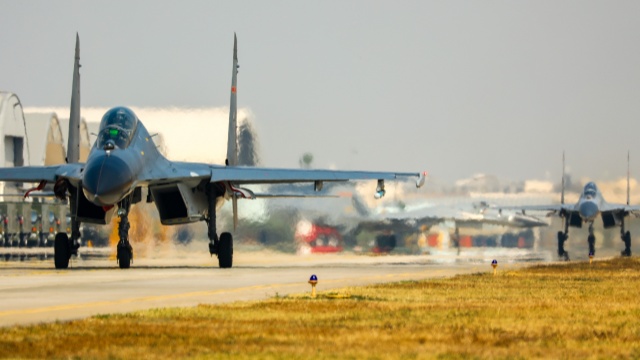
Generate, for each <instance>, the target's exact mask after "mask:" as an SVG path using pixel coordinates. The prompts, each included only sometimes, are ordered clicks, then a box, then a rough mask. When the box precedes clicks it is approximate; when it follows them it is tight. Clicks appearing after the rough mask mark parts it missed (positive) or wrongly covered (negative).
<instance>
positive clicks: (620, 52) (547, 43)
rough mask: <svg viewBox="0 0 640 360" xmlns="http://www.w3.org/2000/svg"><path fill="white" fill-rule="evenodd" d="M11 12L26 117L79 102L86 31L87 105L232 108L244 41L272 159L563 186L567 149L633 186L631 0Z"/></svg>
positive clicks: (637, 129) (4, 50)
mask: <svg viewBox="0 0 640 360" xmlns="http://www.w3.org/2000/svg"><path fill="white" fill-rule="evenodd" d="M0 7H1V9H2V11H0V24H2V31H1V32H0V49H1V50H0V90H4V91H11V92H15V93H17V94H18V96H19V97H20V99H21V101H22V103H23V104H24V106H68V104H69V96H70V93H71V90H70V88H71V73H72V65H73V47H74V41H75V33H76V31H77V32H79V33H80V41H81V63H82V65H83V67H82V69H81V74H82V104H83V106H107V107H110V106H115V105H130V106H153V107H167V106H177V107H218V106H227V105H228V102H229V87H230V76H231V60H232V58H231V55H232V47H233V33H234V32H237V34H238V42H239V50H238V53H239V59H240V65H241V67H240V73H239V78H238V83H239V86H238V88H239V90H238V100H239V105H240V106H243V107H247V108H249V109H250V110H251V112H252V113H253V114H254V115H255V124H256V127H257V130H258V132H259V136H260V141H261V147H262V152H263V159H264V163H265V165H268V166H278V167H297V166H298V158H299V157H300V156H301V155H302V153H304V152H306V151H310V152H312V153H313V154H314V155H315V157H316V165H317V166H318V167H329V166H335V167H336V168H339V169H362V170H400V171H418V170H423V169H425V170H428V171H429V172H430V173H431V174H432V176H433V177H436V178H439V179H443V180H447V181H449V180H454V179H458V178H462V177H468V176H470V175H472V174H474V173H478V172H486V173H490V174H495V175H498V176H500V177H502V178H507V179H514V180H515V179H524V178H538V179H547V178H548V179H551V180H557V179H559V178H560V170H561V154H562V151H563V150H565V151H566V153H567V164H568V166H569V167H570V169H571V171H572V173H573V174H574V175H575V176H579V177H582V176H586V177H590V178H592V179H595V180H598V179H611V178H616V177H619V176H624V174H625V173H626V152H627V150H630V151H631V164H632V170H631V171H632V173H635V174H636V175H640V144H639V141H638V139H640V21H638V19H640V2H638V1H556V0H553V1H538V0H536V1H424V0H421V1H371V0H366V1H315V2H311V1H226V2H214V1H199V2H195V1H111V0H110V1H77V2H76V1H6V0H0ZM61 116H66V114H62V115H61ZM142 120H143V121H144V119H142ZM175 121H176V122H180V121H182V122H184V126H190V124H189V123H188V122H185V121H184V120H181V119H179V118H177V119H175ZM191 126H193V131H198V128H197V126H196V124H191ZM220 131H222V132H226V129H220ZM166 136H170V134H166ZM185 146H189V144H185ZM202 151H206V149H203V150H202Z"/></svg>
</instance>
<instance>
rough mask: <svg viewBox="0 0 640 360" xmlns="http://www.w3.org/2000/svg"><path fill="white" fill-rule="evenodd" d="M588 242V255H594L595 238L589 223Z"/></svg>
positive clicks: (591, 225) (591, 224)
mask: <svg viewBox="0 0 640 360" xmlns="http://www.w3.org/2000/svg"><path fill="white" fill-rule="evenodd" d="M587 241H588V242H589V255H594V256H595V254H596V236H595V235H593V223H589V236H588V237H587Z"/></svg>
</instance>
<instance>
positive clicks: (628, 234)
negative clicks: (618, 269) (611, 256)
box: [622, 231, 631, 256]
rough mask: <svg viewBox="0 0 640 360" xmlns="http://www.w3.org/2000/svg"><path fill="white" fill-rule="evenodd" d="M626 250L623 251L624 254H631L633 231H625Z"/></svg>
mask: <svg viewBox="0 0 640 360" xmlns="http://www.w3.org/2000/svg"><path fill="white" fill-rule="evenodd" d="M622 240H624V250H623V251H622V256H631V232H630V231H627V232H626V233H624V237H623V239H622Z"/></svg>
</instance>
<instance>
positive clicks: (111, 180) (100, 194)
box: [82, 153, 133, 206]
mask: <svg viewBox="0 0 640 360" xmlns="http://www.w3.org/2000/svg"><path fill="white" fill-rule="evenodd" d="M132 183H133V173H132V171H131V169H130V168H129V165H127V163H126V162H125V161H124V160H123V159H121V158H119V157H118V156H116V155H115V154H111V155H106V153H105V154H103V155H101V156H97V157H95V158H92V159H91V160H90V161H89V162H88V163H87V165H86V166H85V169H84V175H83V178H82V191H83V192H84V196H86V197H87V199H88V200H89V201H91V202H92V203H94V204H96V205H100V206H109V205H115V204H117V203H118V202H119V201H120V200H122V197H123V196H124V195H125V194H126V193H127V192H128V190H129V189H130V187H131V184H132Z"/></svg>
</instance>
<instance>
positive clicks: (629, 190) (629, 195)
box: [627, 150, 631, 205]
mask: <svg viewBox="0 0 640 360" xmlns="http://www.w3.org/2000/svg"><path fill="white" fill-rule="evenodd" d="M630 180H631V171H630V170H629V150H627V205H629V203H630V200H631V199H630V198H631V185H630V184H629V181H630Z"/></svg>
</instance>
